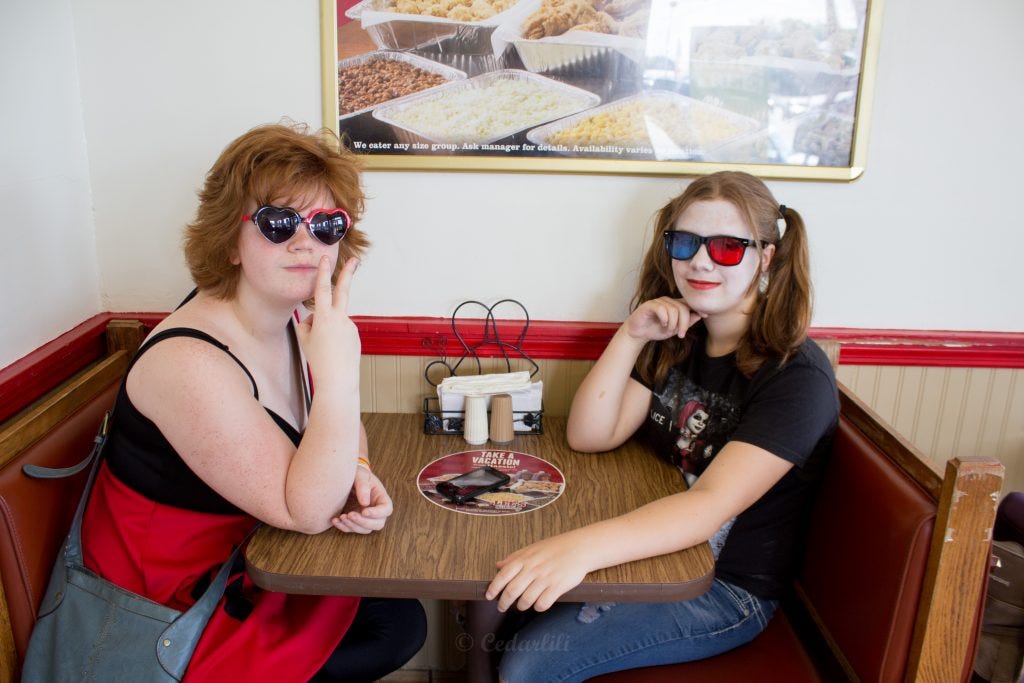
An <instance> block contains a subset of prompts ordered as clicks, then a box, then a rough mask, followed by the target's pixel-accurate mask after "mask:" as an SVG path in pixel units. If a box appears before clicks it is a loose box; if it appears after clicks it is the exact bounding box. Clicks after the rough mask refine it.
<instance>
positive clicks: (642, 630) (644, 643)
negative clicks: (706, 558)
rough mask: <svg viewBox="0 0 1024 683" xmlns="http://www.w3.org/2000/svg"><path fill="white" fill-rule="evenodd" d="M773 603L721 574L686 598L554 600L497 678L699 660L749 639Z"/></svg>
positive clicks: (563, 677) (508, 653) (534, 681)
mask: <svg viewBox="0 0 1024 683" xmlns="http://www.w3.org/2000/svg"><path fill="white" fill-rule="evenodd" d="M777 605H778V603H777V601H775V600H765V599H762V598H759V597H757V596H755V595H751V594H750V593H748V592H747V591H745V590H743V589H742V588H738V587H736V586H733V585H731V584H728V583H726V582H724V581H721V580H719V579H715V581H714V583H713V584H712V586H711V588H710V589H709V590H708V591H707V592H706V593H704V594H703V595H701V596H699V597H696V598H694V599H692V600H686V601H683V602H669V603H615V604H613V605H611V606H605V605H601V606H594V605H589V604H588V605H587V606H581V605H580V604H579V603H557V604H555V605H554V606H553V607H552V608H551V609H550V610H549V611H547V612H544V613H542V614H539V615H538V616H537V618H536V619H534V620H533V621H531V622H530V623H529V624H527V625H526V626H525V627H524V628H523V629H522V630H521V631H519V632H518V633H517V634H516V636H515V638H514V639H513V640H512V641H509V642H508V643H507V644H506V646H505V653H504V655H503V657H502V660H501V667H500V670H501V676H502V679H503V680H504V681H505V682H506V683H540V682H541V681H552V682H554V681H559V682H568V681H584V680H586V679H588V678H591V677H593V676H597V675H599V674H604V673H609V672H611V671H621V670H623V669H635V668H637V667H642V666H655V665H658V664H674V663H677V662H689V661H693V660H697V659H704V658H706V657H711V656H713V655H717V654H719V653H722V652H725V651H727V650H731V649H732V648H734V647H737V646H739V645H743V644H744V643H747V642H750V641H751V640H753V639H754V637H755V636H757V635H758V634H759V633H760V632H761V631H763V630H764V627H765V626H767V625H768V620H769V619H771V617H772V614H774V613H775V608H776V606H777Z"/></svg>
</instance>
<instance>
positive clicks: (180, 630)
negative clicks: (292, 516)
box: [156, 523, 260, 680]
mask: <svg viewBox="0 0 1024 683" xmlns="http://www.w3.org/2000/svg"><path fill="white" fill-rule="evenodd" d="M259 527H260V524H259V523H257V524H256V526H254V527H253V528H252V529H250V530H249V533H248V534H246V535H245V538H243V539H242V541H241V542H240V543H239V544H238V545H237V546H236V547H235V549H234V550H233V551H232V552H231V555H230V556H228V559H227V560H225V562H224V564H223V565H221V568H220V571H219V572H217V576H216V577H215V578H214V579H213V581H211V582H210V585H209V586H207V588H206V591H204V592H203V595H202V596H201V597H200V598H199V599H198V600H196V602H195V604H194V605H192V606H191V607H190V608H189V609H188V611H186V612H185V613H184V614H182V615H181V616H180V617H178V618H177V619H175V620H174V621H173V622H172V623H171V625H170V626H168V627H167V628H165V629H164V631H163V633H161V634H160V637H159V638H158V639H157V642H156V658H157V660H159V662H160V666H162V667H163V668H164V670H165V671H167V673H169V674H170V675H171V676H174V677H175V678H177V679H178V680H181V679H182V678H183V677H184V675H185V669H187V668H188V664H189V661H190V660H191V659H192V652H193V651H194V650H195V647H196V643H198V642H199V638H200V636H202V634H203V631H204V630H205V629H206V624H207V623H208V622H209V621H210V617H211V616H213V611H214V610H215V609H217V603H218V602H220V598H221V596H222V595H224V589H225V588H226V587H227V584H228V577H229V576H230V575H231V568H232V566H233V565H234V564H235V560H236V559H238V554H239V553H240V552H241V551H242V548H243V547H245V542H246V541H248V540H249V537H250V536H252V535H253V533H255V532H256V529H258V528H259ZM180 643H188V644H189V646H187V647H184V646H180V645H179V644H180Z"/></svg>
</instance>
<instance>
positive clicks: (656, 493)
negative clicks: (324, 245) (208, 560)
mask: <svg viewBox="0 0 1024 683" xmlns="http://www.w3.org/2000/svg"><path fill="white" fill-rule="evenodd" d="M363 422H364V424H365V425H366V434H367V437H368V440H369V446H370V460H371V462H372V464H373V471H374V473H375V474H376V475H377V476H378V477H380V479H381V481H383V482H384V485H385V486H386V487H387V489H388V493H390V495H391V497H392V499H393V500H394V504H395V511H394V514H393V515H392V516H391V518H390V519H389V520H388V523H387V525H386V526H385V527H384V529H383V530H382V531H379V532H375V533H373V534H370V535H360V534H344V533H340V532H338V531H336V530H334V529H330V530H328V531H325V532H323V533H321V534H317V535H312V536H310V535H306V534H302V533H298V532H293V531H284V530H281V529H276V528H273V527H268V526H264V527H262V528H261V529H259V531H257V532H256V534H255V535H254V536H253V538H252V540H251V541H250V542H249V545H248V547H247V548H246V551H245V558H246V563H247V565H248V572H249V575H250V576H251V577H252V580H253V581H254V582H255V583H256V584H257V585H259V586H261V587H263V588H266V589H268V590H274V591H282V592H286V593H305V594H316V595H358V596H364V597H400V598H401V597H404V598H424V599H426V598H433V599H449V600H467V601H484V590H485V589H486V588H487V585H488V583H489V582H490V581H491V579H492V578H493V577H494V574H495V572H496V569H495V566H494V564H495V562H497V561H498V560H500V559H502V558H503V557H505V556H506V555H508V554H509V553H511V552H512V551H513V550H516V549H517V548H521V547H523V546H525V545H528V544H530V543H533V542H534V541H538V540H541V539H543V538H546V537H548V536H553V535H555V534H558V533H561V532H564V531H569V530H571V529H575V528H577V527H580V526H584V525H586V524H590V523H592V522H596V521H599V520H602V519H607V518H609V517H613V516H615V515H619V514H622V513H625V512H628V511H630V510H633V509H635V508H637V507H639V506H640V505H643V504H644V503H647V502H650V501H652V500H656V499H658V498H661V497H664V496H666V495H669V494H671V493H675V492H678V491H679V490H681V489H682V488H683V487H684V483H683V479H682V476H681V475H680V474H679V472H678V471H677V470H676V469H675V468H674V467H672V466H671V465H669V464H667V463H665V462H663V461H661V460H659V459H658V458H656V457H655V456H654V455H653V454H651V453H650V452H648V450H647V449H646V448H645V447H643V446H641V445H640V444H638V443H636V442H633V441H630V442H627V443H626V444H624V445H623V446H621V447H619V448H617V449H615V450H614V451H610V452H608V453H601V454H584V453H578V452H576V451H573V450H572V449H570V448H569V446H568V444H567V443H566V439H565V419H564V418H555V417H544V422H543V424H544V433H543V434H529V435H520V434H517V435H516V436H515V438H514V440H513V442H512V443H510V444H505V445H502V446H497V445H493V444H485V445H483V446H470V445H469V444H467V443H466V442H465V440H463V438H462V437H461V436H452V435H427V434H424V433H423V416H422V415H417V414H383V413H367V414H364V415H363ZM484 449H487V450H495V451H499V450H500V451H518V452H521V453H528V454H530V455H533V456H535V457H538V458H542V459H543V460H546V461H548V462H550V463H551V464H553V465H555V466H556V467H558V469H559V470H561V472H562V474H563V475H564V476H565V490H564V491H563V493H562V495H561V496H560V497H559V498H557V499H556V500H554V501H553V502H551V503H550V504H548V505H546V506H544V507H541V508H539V509H535V510H530V511H527V512H521V513H518V514H508V515H473V514H464V513H461V512H456V511H454V510H451V509H446V508H444V507H441V506H439V505H437V504H435V503H432V502H430V501H429V500H427V499H426V498H425V497H424V496H423V494H422V493H420V490H419V488H418V486H417V475H418V474H419V472H420V470H421V469H422V468H423V467H424V466H425V465H426V464H427V463H429V462H431V461H433V460H435V459H437V458H439V457H441V456H444V455H447V454H449V453H456V452H460V451H467V450H484ZM713 578H714V559H713V557H712V555H711V549H710V547H709V546H708V544H707V543H703V544H701V545H699V546H695V547H693V548H689V549H687V550H681V551H679V552H675V553H671V554H669V555H662V556H660V557H653V558H649V559H645V560H639V561H636V562H629V563H626V564H623V565H618V566H615V567H609V568H607V569H601V570H598V571H594V572H591V573H590V574H588V575H587V577H586V578H585V579H584V581H583V582H582V583H581V584H580V585H579V586H577V587H576V588H574V589H572V590H570V591H569V592H567V593H566V594H565V595H564V596H562V598H561V599H562V600H563V601H581V602H582V601H603V602H612V601H614V602H667V601H675V600H686V599H689V598H693V597H696V596H698V595H700V594H702V593H703V592H704V591H706V590H707V589H708V588H709V587H710V585H711V582H712V580H713ZM469 604H470V615H469V616H470V620H471V623H470V624H469V630H470V633H471V634H473V635H475V636H479V633H481V632H482V631H481V629H483V628H485V626H484V625H483V623H482V622H483V621H485V618H486V613H487V611H488V610H491V611H492V612H493V611H494V608H493V605H494V603H493V602H490V603H489V602H475V603H469ZM474 614H475V615H476V616H475V617H474ZM474 621H475V623H473V622H474ZM491 621H492V622H493V619H492V620H491ZM473 654H474V653H473V652H470V668H471V669H473V668H474V667H479V666H481V664H480V663H479V661H476V662H474V660H473ZM473 680H483V679H473Z"/></svg>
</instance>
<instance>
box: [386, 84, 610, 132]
mask: <svg viewBox="0 0 1024 683" xmlns="http://www.w3.org/2000/svg"><path fill="white" fill-rule="evenodd" d="M499 80H521V81H529V82H532V83H535V84H537V85H539V86H540V87H542V88H547V89H549V90H554V91H556V92H558V93H560V94H561V95H562V96H563V97H564V98H565V99H566V100H567V101H570V102H572V106H571V107H568V108H567V112H568V114H572V113H576V112H580V111H583V110H586V109H590V108H591V107H594V106H596V105H597V104H599V103H600V101H601V98H600V97H598V96H597V95H595V94H594V93H592V92H589V91H587V90H583V89H582V88H577V87H575V86H571V85H566V84H565V83H560V82H559V81H555V80H552V79H550V78H546V77H544V76H539V75H537V74H534V73H530V72H528V71H521V70H517V69H506V70H503V71H492V72H490V73H486V74H481V75H480V76H475V77H473V78H469V79H467V80H464V81H455V82H451V83H447V84H444V85H440V86H437V87H435V88H432V89H431V90H430V91H429V92H422V93H417V94H414V95H406V96H405V97H400V98H398V99H395V100H391V101H390V102H388V103H386V104H383V105H381V106H379V107H377V108H375V109H374V110H373V118H375V119H377V120H379V121H381V122H383V123H386V124H388V125H390V126H391V128H392V129H393V131H394V133H395V135H396V137H397V138H398V139H399V141H400V142H408V143H416V142H427V143H449V144H462V143H476V144H481V145H483V144H490V143H492V142H495V141H497V140H501V139H502V138H506V137H508V136H510V135H514V134H515V133H518V132H520V131H523V130H526V129H528V128H531V127H533V126H537V125H540V124H542V123H546V122H547V121H550V120H552V119H554V118H556V117H557V116H559V115H557V114H556V115H554V116H551V115H545V116H542V117H539V118H537V119H536V120H534V121H528V122H526V123H523V124H522V125H518V126H517V127H515V128H509V129H505V130H500V131H496V132H494V133H492V134H491V135H489V136H487V137H486V138H479V139H478V138H469V137H463V136H458V135H454V136H438V135H434V134H431V133H430V132H428V131H423V130H418V129H415V128H409V127H406V126H405V125H403V124H401V123H399V122H397V121H396V120H395V119H394V116H395V114H396V113H398V112H399V111H401V110H403V109H405V108H408V107H413V106H416V105H420V104H423V103H424V102H429V101H438V100H441V99H443V98H445V97H448V96H450V95H451V94H452V93H455V92H458V91H460V90H464V89H484V88H487V87H488V86H490V85H492V84H493V83H494V82H496V81H499ZM568 114H561V115H562V116H565V115H568Z"/></svg>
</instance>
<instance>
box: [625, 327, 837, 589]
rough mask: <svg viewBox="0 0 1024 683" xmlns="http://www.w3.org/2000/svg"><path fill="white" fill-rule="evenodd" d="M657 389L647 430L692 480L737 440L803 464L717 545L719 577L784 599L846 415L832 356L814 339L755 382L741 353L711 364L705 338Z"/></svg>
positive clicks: (725, 531) (731, 525) (727, 528)
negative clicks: (739, 360)
mask: <svg viewBox="0 0 1024 683" xmlns="http://www.w3.org/2000/svg"><path fill="white" fill-rule="evenodd" d="M633 377H634V379H637V380H638V381H641V380H640V379H639V376H638V375H637V374H636V373H634V375H633ZM641 383H643V382H642V381H641ZM648 388H649V389H651V392H652V395H651V406H650V413H649V415H648V417H647V420H646V421H645V423H644V425H643V427H642V428H641V432H642V434H643V436H644V437H645V438H646V439H647V440H648V441H649V442H650V444H651V446H652V447H653V449H654V451H655V452H656V453H657V454H658V455H659V456H660V457H662V458H664V459H666V460H668V461H669V462H671V463H673V464H674V465H676V466H678V467H679V468H680V469H681V470H682V471H683V473H684V474H685V475H686V477H687V479H689V480H690V481H691V482H692V481H693V480H694V479H695V478H696V477H699V476H700V474H701V473H702V472H703V471H704V470H705V469H706V468H707V466H708V465H709V464H710V463H711V462H712V461H713V460H714V458H715V456H716V455H717V454H718V453H719V452H720V451H721V450H722V448H723V447H724V446H725V444H726V443H728V442H729V441H742V442H744V443H748V444H752V445H754V446H758V447H760V448H763V449H765V450H766V451H769V452H770V453H772V454H773V455H776V456H778V457H780V458H782V459H784V460H787V461H789V462H791V463H793V465H794V466H793V468H792V469H790V470H789V472H787V473H786V475H785V476H784V477H783V478H782V479H781V480H780V481H779V482H778V483H776V484H775V486H773V487H772V488H771V489H770V490H769V491H768V492H767V493H765V494H764V495H763V496H762V497H761V498H760V499H759V500H757V501H756V502H755V503H754V504H753V505H751V506H750V507H749V508H747V509H746V510H745V511H744V512H742V513H740V514H739V515H738V516H737V517H736V518H735V519H734V520H730V522H729V523H728V524H727V525H726V526H725V527H723V532H722V534H721V535H720V536H719V537H718V538H715V539H713V542H712V547H713V548H714V549H715V550H716V551H717V560H716V562H715V574H716V576H718V577H719V578H721V579H724V580H726V581H729V582H730V583H733V584H735V585H737V586H740V587H741V588H745V589H746V590H748V591H750V592H751V593H754V594H755V595H759V596H761V597H764V598H780V597H782V595H783V593H784V589H785V586H786V585H787V583H788V582H789V581H790V579H791V578H792V574H793V571H794V570H795V567H796V565H797V562H798V561H799V559H800V552H801V543H802V536H803V531H804V529H805V526H806V523H807V521H808V520H807V515H808V510H809V506H810V503H811V500H812V497H813V494H814V490H815V486H816V484H817V481H818V478H819V475H820V473H821V470H822V466H823V464H824V459H825V457H826V456H827V454H828V452H829V447H830V445H831V441H832V434H833V433H834V431H835V427H836V423H837V421H838V417H839V397H838V391H837V389H836V381H835V376H834V374H833V372H832V367H831V365H830V363H829V361H828V358H827V357H826V356H825V353H824V352H823V351H822V350H821V349H820V348H819V347H818V345H817V344H815V343H814V342H813V341H811V340H807V341H805V342H804V344H803V345H802V346H801V347H800V348H799V349H798V350H797V352H796V353H795V354H794V355H793V357H791V358H790V359H789V361H788V362H787V363H786V364H785V365H784V366H782V367H781V368H780V367H779V366H778V364H777V363H773V362H771V361H768V362H766V363H765V364H764V365H763V366H762V367H761V369H760V370H758V371H757V372H756V373H754V376H753V377H751V378H747V377H744V376H743V374H742V373H741V372H740V371H739V370H738V369H737V368H736V358H735V354H729V355H727V356H721V357H718V358H709V357H708V356H707V355H706V354H705V353H704V343H703V340H702V339H698V340H696V342H695V344H694V347H693V352H691V353H690V355H689V356H688V357H687V358H686V359H685V360H684V361H683V362H682V363H680V364H679V365H677V366H676V367H674V368H672V370H670V371H669V374H668V377H667V378H666V380H665V383H664V384H663V385H662V386H660V387H650V386H648ZM722 535H724V538H722V537H721V536H722Z"/></svg>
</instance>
